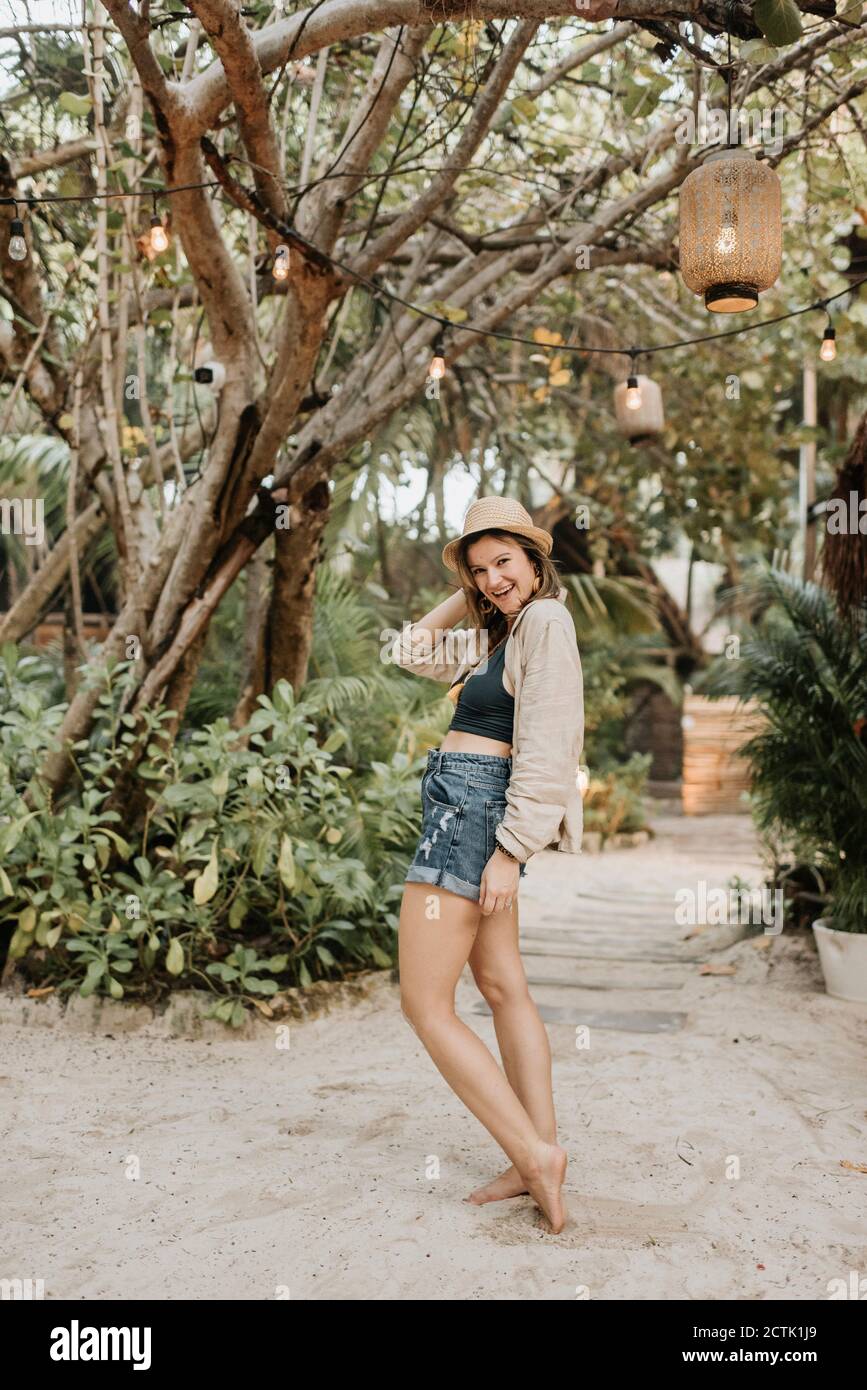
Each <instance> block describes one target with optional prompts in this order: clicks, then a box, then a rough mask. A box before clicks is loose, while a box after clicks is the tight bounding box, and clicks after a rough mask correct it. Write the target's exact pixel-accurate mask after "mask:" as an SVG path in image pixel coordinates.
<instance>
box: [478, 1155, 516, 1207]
mask: <svg viewBox="0 0 867 1390" xmlns="http://www.w3.org/2000/svg"><path fill="white" fill-rule="evenodd" d="M528 1191H529V1189H528V1187H527V1184H526V1182H525V1181H524V1179H523V1178H522V1177H521V1174H520V1173H519V1172H518V1170H517V1168H516V1167H515V1165H514V1164H512V1166H511V1168H507V1169H506V1171H505V1173H501V1174H500V1176H499V1177H498V1178H494V1179H493V1181H492V1182H489V1183H486V1184H485V1186H484V1187H477V1188H476V1190H475V1192H471V1193H470V1195H469V1197H465V1198H464V1201H465V1202H474V1203H475V1204H476V1206H479V1207H481V1206H484V1204H485V1202H502V1201H503V1200H504V1199H505V1198H506V1197H521V1196H523V1195H524V1193H526V1192H528Z"/></svg>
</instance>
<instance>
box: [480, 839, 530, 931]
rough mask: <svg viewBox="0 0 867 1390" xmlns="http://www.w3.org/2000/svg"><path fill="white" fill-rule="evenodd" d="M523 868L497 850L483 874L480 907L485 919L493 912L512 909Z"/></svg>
mask: <svg viewBox="0 0 867 1390" xmlns="http://www.w3.org/2000/svg"><path fill="white" fill-rule="evenodd" d="M520 877H521V866H520V864H519V863H518V861H517V860H516V859H510V858H509V856H508V854H503V853H502V851H501V850H498V849H495V850H494V852H493V854H492V855H491V857H490V859H489V860H488V862H487V864H486V865H485V867H484V871H483V873H482V881H481V883H480V885H479V907H480V908H481V909H482V912H483V914H484V915H485V917H489V916H490V914H491V913H492V912H500V911H502V909H503V908H507V909H510V908H511V906H512V902H513V901H514V899H515V897H516V896H517V892H518V880H519V879H520Z"/></svg>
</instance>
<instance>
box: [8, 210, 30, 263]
mask: <svg viewBox="0 0 867 1390" xmlns="http://www.w3.org/2000/svg"><path fill="white" fill-rule="evenodd" d="M14 207H15V216H14V217H13V218H12V221H11V222H10V223H9V259H10V260H12V261H26V260H27V242H26V241H25V239H24V223H23V222H22V221H21V218H20V217H19V216H18V205H17V203H16V204H14Z"/></svg>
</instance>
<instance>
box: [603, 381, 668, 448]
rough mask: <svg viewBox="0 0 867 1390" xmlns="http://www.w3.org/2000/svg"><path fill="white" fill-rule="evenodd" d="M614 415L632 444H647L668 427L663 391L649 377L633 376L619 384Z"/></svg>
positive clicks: (616, 387)
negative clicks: (664, 410) (663, 411)
mask: <svg viewBox="0 0 867 1390" xmlns="http://www.w3.org/2000/svg"><path fill="white" fill-rule="evenodd" d="M614 414H615V415H616V417H617V424H618V426H619V428H620V431H621V433H622V434H625V435H626V438H627V439H628V440H629V441H630V442H631V443H632V444H643V443H645V442H646V440H648V439H652V438H653V436H654V435H657V434H661V433H662V431H663V430H664V429H665V417H664V415H663V413H662V392H661V391H660V389H659V387H658V386H657V384H656V382H655V381H651V379H650V377H649V376H630V377H629V378H628V379H627V380H626V381H621V382H619V383H618V384H617V386H615V388H614Z"/></svg>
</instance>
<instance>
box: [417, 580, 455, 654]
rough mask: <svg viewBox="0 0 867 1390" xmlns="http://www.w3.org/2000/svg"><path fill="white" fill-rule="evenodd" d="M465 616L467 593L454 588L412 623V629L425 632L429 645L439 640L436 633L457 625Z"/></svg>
mask: <svg viewBox="0 0 867 1390" xmlns="http://www.w3.org/2000/svg"><path fill="white" fill-rule="evenodd" d="M466 616H467V595H466V592H465V591H464V590H463V589H456V590H454V591H453V592H452V593H450V594H449V596H448V598H446V599H443V601H442V603H438V604H437V606H436V608H432V609H431V611H430V612H429V613H425V615H424V617H423V618H419V620H418V622H417V623H413V630H414V631H415V632H416V633H418V632H427V634H428V637H429V641H430V642H431V645H432V646H433V644H434V643H435V642H437V641H438V640H439V637H438V635H437V634H441V633H442V632H443V631H444V630H446V629H451V628H453V627H457V625H458V623H459V622H461V621H462V620H463V619H464V618H465V617H466Z"/></svg>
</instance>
